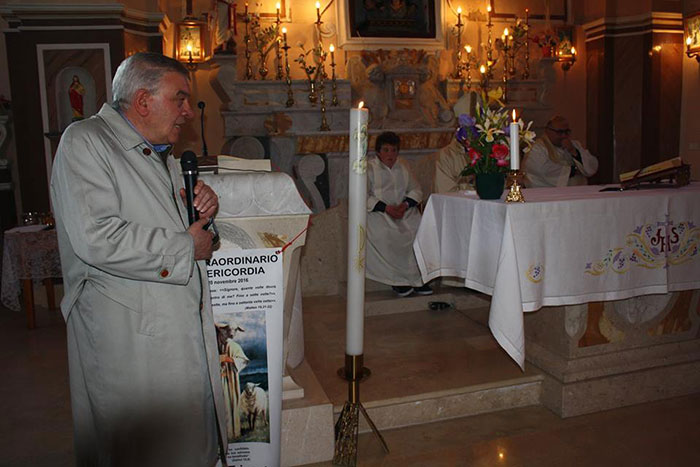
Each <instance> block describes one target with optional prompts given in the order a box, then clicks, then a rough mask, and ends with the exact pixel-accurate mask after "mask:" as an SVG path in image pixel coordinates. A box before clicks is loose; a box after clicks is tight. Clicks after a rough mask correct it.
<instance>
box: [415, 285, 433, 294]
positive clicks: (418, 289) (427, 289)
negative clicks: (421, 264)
mask: <svg viewBox="0 0 700 467" xmlns="http://www.w3.org/2000/svg"><path fill="white" fill-rule="evenodd" d="M413 291H414V292H415V293H417V294H418V295H432V294H433V289H431V288H430V286H429V285H421V286H420V287H416V288H415V289H413Z"/></svg>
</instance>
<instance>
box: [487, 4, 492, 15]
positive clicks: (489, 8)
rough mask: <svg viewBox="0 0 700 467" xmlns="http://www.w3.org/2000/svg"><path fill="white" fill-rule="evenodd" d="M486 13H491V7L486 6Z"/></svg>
mask: <svg viewBox="0 0 700 467" xmlns="http://www.w3.org/2000/svg"><path fill="white" fill-rule="evenodd" d="M486 11H488V12H489V13H491V5H486Z"/></svg>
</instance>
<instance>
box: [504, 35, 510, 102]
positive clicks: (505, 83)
mask: <svg viewBox="0 0 700 467" xmlns="http://www.w3.org/2000/svg"><path fill="white" fill-rule="evenodd" d="M502 40H503V102H506V103H507V102H508V51H509V50H510V48H511V47H510V46H509V45H508V28H505V29H504V30H503V37H502Z"/></svg>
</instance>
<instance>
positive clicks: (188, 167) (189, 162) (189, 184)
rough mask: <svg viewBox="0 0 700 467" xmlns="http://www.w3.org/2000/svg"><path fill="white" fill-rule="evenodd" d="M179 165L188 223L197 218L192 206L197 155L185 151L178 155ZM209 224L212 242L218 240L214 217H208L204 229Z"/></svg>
mask: <svg viewBox="0 0 700 467" xmlns="http://www.w3.org/2000/svg"><path fill="white" fill-rule="evenodd" d="M180 167H182V176H183V178H184V182H185V200H186V204H187V220H188V221H189V223H190V225H192V224H194V223H195V222H197V221H198V220H199V212H197V208H195V207H194V186H195V185H196V184H197V177H198V176H199V169H198V167H197V156H196V155H195V153H193V152H192V151H185V152H183V153H182V156H180ZM210 226H211V228H212V232H213V233H214V238H213V239H212V243H214V244H216V243H218V242H219V229H217V228H216V224H214V218H213V217H212V218H211V219H209V223H207V225H205V226H204V230H206V229H208V228H209V227H210Z"/></svg>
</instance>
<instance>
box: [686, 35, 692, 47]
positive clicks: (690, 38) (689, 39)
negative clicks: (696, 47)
mask: <svg viewBox="0 0 700 467" xmlns="http://www.w3.org/2000/svg"><path fill="white" fill-rule="evenodd" d="M692 43H693V38H692V37H690V36H688V37H687V38H686V40H685V45H687V46H688V47H690V44H692Z"/></svg>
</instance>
